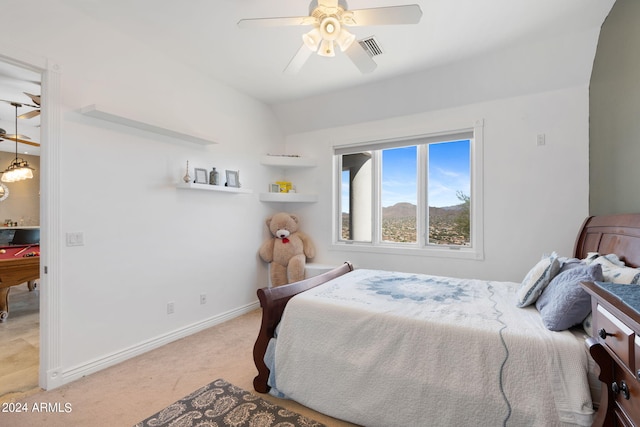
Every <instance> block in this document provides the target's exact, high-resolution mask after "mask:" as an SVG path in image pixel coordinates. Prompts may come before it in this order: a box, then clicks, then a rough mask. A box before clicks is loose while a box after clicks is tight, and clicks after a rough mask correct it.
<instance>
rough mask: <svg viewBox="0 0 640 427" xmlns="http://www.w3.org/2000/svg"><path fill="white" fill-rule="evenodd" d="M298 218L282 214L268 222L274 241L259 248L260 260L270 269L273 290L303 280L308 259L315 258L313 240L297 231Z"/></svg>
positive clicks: (269, 240) (271, 239)
mask: <svg viewBox="0 0 640 427" xmlns="http://www.w3.org/2000/svg"><path fill="white" fill-rule="evenodd" d="M299 222H300V221H299V219H298V217H297V216H296V215H293V214H290V213H287V212H279V213H277V214H275V215H272V216H270V217H269V218H267V220H266V224H267V228H268V229H269V231H270V232H271V235H272V237H271V238H269V239H268V240H266V241H265V242H264V243H262V246H260V251H259V254H260V258H262V260H263V261H265V262H268V263H270V265H271V271H270V276H271V286H280V285H286V284H287V283H292V282H297V281H299V280H302V279H304V268H305V264H306V261H307V258H313V257H314V256H315V255H316V248H315V246H314V245H313V242H312V241H311V239H310V238H309V237H308V236H307V235H306V234H304V233H303V232H302V231H299V230H298V224H299Z"/></svg>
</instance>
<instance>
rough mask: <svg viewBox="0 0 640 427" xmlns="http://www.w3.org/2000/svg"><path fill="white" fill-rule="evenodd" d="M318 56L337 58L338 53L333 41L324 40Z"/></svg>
mask: <svg viewBox="0 0 640 427" xmlns="http://www.w3.org/2000/svg"><path fill="white" fill-rule="evenodd" d="M318 55H320V56H328V57H331V56H335V55H336V51H335V50H334V48H333V40H327V39H323V40H322V43H320V49H318Z"/></svg>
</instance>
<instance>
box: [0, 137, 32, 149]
mask: <svg viewBox="0 0 640 427" xmlns="http://www.w3.org/2000/svg"><path fill="white" fill-rule="evenodd" d="M0 140H4V141H9V142H16V139H15V138H11V139H9V138H7V137H6V136H4V135H3V136H1V137H0ZM18 142H19V143H21V144H27V145H32V146H34V147H40V144H38V143H37V142H33V141H26V140H24V139H20V138H18Z"/></svg>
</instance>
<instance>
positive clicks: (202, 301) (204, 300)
mask: <svg viewBox="0 0 640 427" xmlns="http://www.w3.org/2000/svg"><path fill="white" fill-rule="evenodd" d="M206 303H207V294H200V304H206Z"/></svg>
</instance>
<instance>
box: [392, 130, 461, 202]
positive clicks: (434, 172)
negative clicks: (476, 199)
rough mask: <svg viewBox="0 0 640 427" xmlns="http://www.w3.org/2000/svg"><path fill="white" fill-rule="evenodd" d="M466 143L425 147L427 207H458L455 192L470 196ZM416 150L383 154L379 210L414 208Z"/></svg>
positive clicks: (408, 148) (414, 148)
mask: <svg viewBox="0 0 640 427" xmlns="http://www.w3.org/2000/svg"><path fill="white" fill-rule="evenodd" d="M469 148H470V144H469V141H457V142H453V143H436V144H430V145H429V164H430V168H429V177H428V178H429V188H428V192H429V206H437V207H443V206H453V205H457V204H459V203H460V200H459V199H458V198H457V196H456V193H457V191H462V192H463V193H465V194H467V195H468V194H470V189H469V182H470V181H469V158H470V157H469ZM416 162H417V159H416V147H402V148H396V149H392V150H386V151H385V152H384V155H383V159H382V206H392V205H395V204H396V203H399V202H409V203H413V204H414V205H415V204H416V191H417V190H416V188H417V187H416V169H417V168H416Z"/></svg>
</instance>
